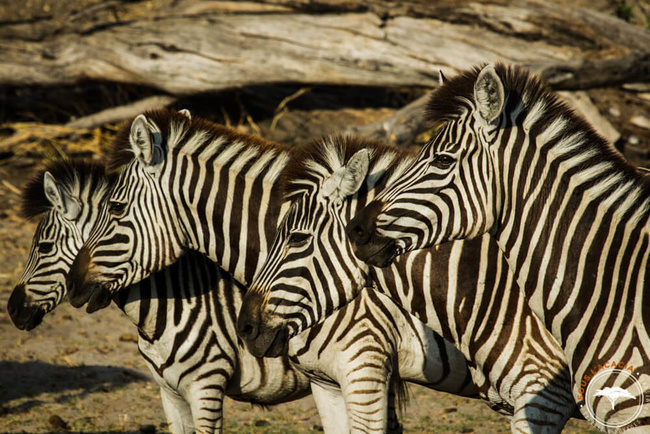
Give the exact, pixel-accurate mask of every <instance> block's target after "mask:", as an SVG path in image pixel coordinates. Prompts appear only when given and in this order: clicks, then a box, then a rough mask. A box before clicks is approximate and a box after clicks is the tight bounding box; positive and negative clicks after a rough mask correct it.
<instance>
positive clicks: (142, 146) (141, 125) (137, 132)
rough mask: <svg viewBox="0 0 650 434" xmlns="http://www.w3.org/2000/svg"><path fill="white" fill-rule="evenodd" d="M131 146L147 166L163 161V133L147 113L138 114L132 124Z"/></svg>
mask: <svg viewBox="0 0 650 434" xmlns="http://www.w3.org/2000/svg"><path fill="white" fill-rule="evenodd" d="M130 142H131V148H132V149H133V153H134V154H135V156H136V157H137V158H139V159H140V160H141V161H142V162H143V163H145V165H146V166H156V165H158V164H160V163H162V162H163V160H164V152H163V149H162V134H161V133H160V131H159V130H158V128H157V127H156V125H155V124H154V123H153V122H151V121H150V120H149V119H147V117H146V116H145V115H142V114H141V115H138V116H137V117H136V118H135V119H134V120H133V123H132V124H131V135H130Z"/></svg>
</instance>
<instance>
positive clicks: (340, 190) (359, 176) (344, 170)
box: [321, 149, 370, 200]
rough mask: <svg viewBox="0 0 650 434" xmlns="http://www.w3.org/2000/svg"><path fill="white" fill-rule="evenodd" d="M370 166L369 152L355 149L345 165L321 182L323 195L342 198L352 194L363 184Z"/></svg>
mask: <svg viewBox="0 0 650 434" xmlns="http://www.w3.org/2000/svg"><path fill="white" fill-rule="evenodd" d="M369 167H370V152H369V151H368V150H367V149H362V150H360V151H357V152H356V153H355V154H354V155H353V156H352V157H350V159H349V160H348V162H347V163H346V164H345V166H343V167H341V168H339V169H337V170H336V171H335V172H334V173H332V175H331V176H330V177H329V178H327V179H326V180H325V182H323V187H322V189H321V192H322V194H323V197H326V198H329V199H332V200H337V199H338V200H343V199H345V198H346V197H348V196H351V195H353V194H354V193H356V192H357V191H359V188H361V186H362V185H363V182H364V181H365V180H366V176H367V175H368V168H369Z"/></svg>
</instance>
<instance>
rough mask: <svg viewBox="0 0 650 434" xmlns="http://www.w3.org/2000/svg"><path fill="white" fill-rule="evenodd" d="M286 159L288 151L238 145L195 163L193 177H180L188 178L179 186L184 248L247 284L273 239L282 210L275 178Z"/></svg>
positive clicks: (184, 156)
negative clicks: (184, 235) (188, 183)
mask: <svg viewBox="0 0 650 434" xmlns="http://www.w3.org/2000/svg"><path fill="white" fill-rule="evenodd" d="M204 157H205V156H204ZM179 158H187V155H184V154H180V155H179ZM287 159H288V152H287V151H284V150H279V149H275V148H269V149H261V148H256V147H244V145H243V144H242V143H241V142H237V143H234V144H231V145H224V146H222V147H221V148H220V152H218V153H217V154H216V155H212V156H210V157H209V158H207V159H205V160H203V159H199V160H198V164H194V166H195V168H194V169H193V170H194V171H197V172H198V173H193V174H190V175H185V176H187V177H190V178H192V179H193V181H194V182H192V183H191V185H192V188H187V186H183V184H180V186H179V187H178V188H180V189H181V192H180V195H179V197H180V201H179V202H180V203H179V204H178V209H179V213H180V220H181V221H182V223H183V225H184V232H185V233H186V236H187V238H188V243H189V246H188V247H189V248H190V249H191V250H196V251H198V252H201V253H203V254H205V255H206V256H208V257H209V258H210V259H211V260H213V261H215V262H217V263H218V264H220V265H221V266H222V267H223V269H225V270H226V271H227V272H229V273H230V274H232V275H233V276H234V277H235V278H236V279H237V280H238V281H240V282H242V283H245V284H249V283H250V282H251V281H252V278H253V275H254V274H255V272H256V271H257V269H258V268H259V266H260V265H261V264H262V263H263V260H264V258H265V256H266V252H267V250H268V247H269V246H270V243H271V242H272V241H273V236H274V234H275V228H276V224H277V220H278V217H279V215H280V209H281V208H280V204H281V198H280V192H279V183H278V182H276V180H277V178H278V176H279V174H280V172H281V171H282V169H283V168H284V166H285V165H286V162H287ZM178 166H182V167H187V166H183V165H178ZM197 185H198V186H199V187H197Z"/></svg>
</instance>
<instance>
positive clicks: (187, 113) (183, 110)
mask: <svg viewBox="0 0 650 434" xmlns="http://www.w3.org/2000/svg"><path fill="white" fill-rule="evenodd" d="M178 113H180V114H182V115H183V116H185V117H186V118H187V119H189V120H192V114H191V113H190V111H189V110H188V109H182V110H179V111H178Z"/></svg>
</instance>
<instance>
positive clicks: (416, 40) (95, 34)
mask: <svg viewBox="0 0 650 434" xmlns="http://www.w3.org/2000/svg"><path fill="white" fill-rule="evenodd" d="M172 4H174V3H172ZM176 4H177V6H174V7H171V6H170V7H166V8H161V9H159V10H151V11H148V12H147V11H144V12H142V11H140V12H138V11H139V10H138V9H137V7H142V5H140V4H139V2H127V1H124V0H123V1H118V0H114V1H109V2H106V3H105V4H103V5H101V4H97V5H94V6H92V7H90V8H87V9H85V10H82V11H76V12H75V13H72V12H69V13H68V15H66V12H65V11H64V12H60V13H59V14H58V15H57V14H53V15H52V16H49V17H48V16H46V17H36V18H34V19H32V20H26V21H25V20H19V21H15V20H14V21H3V22H2V23H0V52H2V53H3V60H2V63H1V64H0V84H5V85H11V86H25V85H39V86H58V85H72V84H79V83H84V82H87V81H90V80H92V81H113V82H121V83H130V84H137V85H143V86H150V87H154V88H158V89H160V90H161V91H164V92H166V93H170V94H173V95H178V96H182V95H191V94H196V93H200V92H210V91H218V90H224V89H231V88H238V87H243V86H254V85H262V84H272V83H287V82H291V83H302V84H309V85H311V84H337V85H367V86H395V87H397V86H425V87H433V86H435V84H436V80H437V70H438V69H442V70H443V71H444V72H445V73H447V74H449V75H453V74H454V73H455V72H457V71H458V70H461V69H465V68H467V67H468V66H470V65H473V64H476V63H479V62H490V61H496V60H506V61H511V62H515V63H519V64H522V65H524V66H529V67H531V68H532V69H534V70H537V71H545V73H546V74H547V76H546V79H547V80H548V81H549V82H551V83H555V84H557V85H558V86H560V87H563V88H566V89H569V88H574V89H575V88H579V89H584V88H589V87H593V86H602V85H606V84H610V83H615V84H618V83H620V82H622V81H630V80H632V81H647V80H648V79H649V76H650V74H648V71H649V67H648V64H649V63H650V61H649V58H648V50H650V48H649V47H650V34H649V33H648V32H647V31H645V30H644V29H641V28H638V27H635V26H632V25H629V24H626V23H625V22H623V21H621V20H618V19H615V18H613V17H610V16H606V15H603V14H599V13H596V12H592V11H588V10H584V9H580V8H573V7H569V6H565V5H559V4H557V3H552V2H549V1H543V0H536V1H533V0H528V1H521V2H517V3H516V4H511V3H510V2H506V1H505V0H483V1H469V0H462V1H451V0H443V1H437V2H428V1H406V2H396V4H394V3H388V2H383V1H380V0H365V1H361V2H353V1H334V0H330V1H324V0H321V1H318V0H316V1H311V0H310V1H307V0H303V1H298V0H296V1H289V0H277V1H266V2H198V3H197V2H192V1H181V2H177V3H176ZM124 10H128V12H129V14H128V16H129V17H133V16H137V17H138V19H133V18H129V19H126V18H124V19H122V18H120V16H126V15H125V12H124ZM316 12H318V14H316ZM82 18H83V19H82ZM604 61H606V62H604ZM551 66H552V68H551ZM596 66H600V68H599V69H595V67H596ZM562 83H563V84H562Z"/></svg>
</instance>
